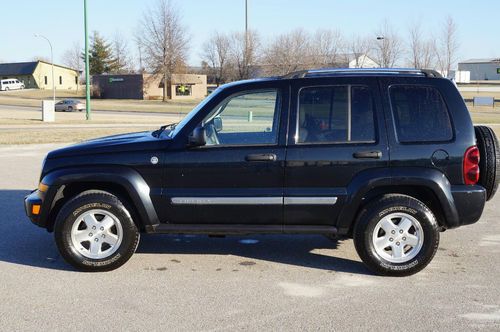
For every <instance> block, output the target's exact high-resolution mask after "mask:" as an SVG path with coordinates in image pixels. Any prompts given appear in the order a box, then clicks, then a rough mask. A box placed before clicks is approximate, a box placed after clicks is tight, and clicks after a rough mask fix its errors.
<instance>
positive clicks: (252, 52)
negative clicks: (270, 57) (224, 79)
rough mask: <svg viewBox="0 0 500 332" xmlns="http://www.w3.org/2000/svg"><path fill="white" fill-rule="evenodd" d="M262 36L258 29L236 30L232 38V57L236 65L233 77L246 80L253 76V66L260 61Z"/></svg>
mask: <svg viewBox="0 0 500 332" xmlns="http://www.w3.org/2000/svg"><path fill="white" fill-rule="evenodd" d="M259 51H260V37H259V34H258V33H257V32H256V31H248V33H247V34H245V33H244V32H243V33H242V32H235V33H233V34H232V36H231V38H230V57H231V60H230V61H231V62H232V64H233V66H234V73H233V78H234V79H237V80H244V79H248V78H251V77H252V76H253V73H252V68H255V66H256V65H258V63H259V57H258V55H259Z"/></svg>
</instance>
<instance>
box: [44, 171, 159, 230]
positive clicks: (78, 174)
mask: <svg viewBox="0 0 500 332" xmlns="http://www.w3.org/2000/svg"><path fill="white" fill-rule="evenodd" d="M42 182H43V183H44V184H46V185H48V186H49V190H48V191H47V194H46V197H45V198H46V199H47V200H48V201H49V202H50V205H48V204H44V210H48V211H42V213H41V217H43V216H45V217H46V216H48V214H49V212H50V209H51V208H52V206H53V203H54V202H53V200H54V197H55V196H56V194H57V193H58V191H59V189H60V188H61V187H62V186H65V185H69V184H72V183H77V182H78V183H85V182H103V183H113V184H115V185H118V186H120V187H121V188H123V189H124V190H125V192H126V193H127V194H128V195H129V197H130V199H131V202H130V203H131V204H133V205H134V207H135V208H136V211H137V213H138V214H139V217H140V219H141V221H142V225H143V226H144V227H146V226H149V225H157V224H159V219H158V215H157V213H156V210H155V208H154V205H153V202H152V200H151V196H150V194H151V188H150V187H149V186H148V184H147V183H146V181H145V180H144V178H143V177H142V176H141V175H140V174H139V173H138V172H137V171H135V170H134V169H131V168H129V167H122V166H113V167H105V166H92V167H72V168H63V169H58V170H54V171H52V172H50V173H48V174H46V175H45V176H44V177H43V179H42ZM42 219H43V218H42Z"/></svg>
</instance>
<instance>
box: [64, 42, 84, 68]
mask: <svg viewBox="0 0 500 332" xmlns="http://www.w3.org/2000/svg"><path fill="white" fill-rule="evenodd" d="M82 51H83V48H82V45H81V44H80V42H78V41H75V42H74V43H73V45H72V46H71V48H68V49H67V50H66V51H65V52H64V53H63V55H62V58H61V60H62V63H63V65H65V66H67V67H69V68H73V69H76V70H78V71H82V70H83V66H84V62H83V55H82Z"/></svg>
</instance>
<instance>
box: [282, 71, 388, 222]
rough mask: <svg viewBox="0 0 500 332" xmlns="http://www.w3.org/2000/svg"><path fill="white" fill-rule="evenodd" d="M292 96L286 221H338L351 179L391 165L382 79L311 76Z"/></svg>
mask: <svg viewBox="0 0 500 332" xmlns="http://www.w3.org/2000/svg"><path fill="white" fill-rule="evenodd" d="M292 95H293V96H295V97H296V98H292V100H293V102H292V105H291V107H290V114H291V117H290V118H291V123H293V126H291V128H290V129H291V132H290V133H289V136H288V137H289V140H288V149H287V158H286V169H285V173H286V176H285V193H284V196H285V198H284V204H285V207H284V211H285V212H284V218H285V224H286V225H332V226H335V225H336V220H337V217H338V215H339V213H340V211H341V209H342V207H343V205H344V204H345V201H346V197H348V194H349V193H348V191H349V186H350V184H351V182H352V181H354V179H355V178H356V177H359V176H362V174H363V172H365V171H367V170H370V169H372V168H378V167H387V166H388V160H389V155H388V149H387V138H386V135H385V131H384V130H380V128H384V116H383V111H382V108H381V101H380V98H379V93H378V84H377V79H376V78H370V77H364V78H356V77H336V78H317V79H313V78H311V79H308V80H302V81H297V82H295V83H294V85H293V87H292Z"/></svg>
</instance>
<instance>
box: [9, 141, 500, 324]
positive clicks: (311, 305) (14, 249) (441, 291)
mask: <svg viewBox="0 0 500 332" xmlns="http://www.w3.org/2000/svg"><path fill="white" fill-rule="evenodd" d="M58 146H60V145H55V144H49V145H21V146H5V145H4V146H2V147H0V174H2V175H3V176H2V178H1V179H0V188H2V189H0V204H1V205H0V208H1V211H2V212H1V215H2V218H1V222H0V298H1V299H2V301H1V304H0V313H1V314H0V326H2V330H37V331H39V330H75V329H78V330H83V329H85V330H97V329H99V330H104V329H105V330H125V329H126V330H145V329H149V330H223V331H230V330H231V331H232V330H262V329H266V330H290V329H294V330H368V329H370V330H409V329H411V330H438V329H439V330H450V331H451V330H453V331H457V330H498V329H500V287H499V285H500V282H499V280H498V276H499V275H500V223H499V219H500V212H499V211H498V209H497V206H498V204H499V203H500V195H497V196H496V197H495V199H494V200H493V201H492V202H490V203H488V205H487V207H486V212H485V214H484V215H483V218H482V219H481V220H480V221H479V222H478V223H477V224H475V225H472V226H468V227H463V228H460V229H457V230H451V231H447V232H445V233H443V234H442V237H441V244H440V249H439V251H438V253H437V255H436V257H435V258H434V260H433V262H432V263H431V264H430V265H429V266H428V267H427V268H426V269H425V270H423V271H422V272H420V273H418V274H417V275H414V276H412V277H408V278H384V277H378V276H374V275H372V274H371V273H370V272H369V271H368V270H367V269H366V268H365V267H364V265H363V264H362V263H361V262H360V260H359V258H358V257H357V255H356V252H355V250H354V246H353V243H352V241H350V240H348V241H338V242H334V241H332V240H329V239H327V238H324V237H322V236H250V237H227V238H208V237H205V236H168V235H165V236H163V235H162V236H158V235H156V236H143V237H142V239H141V243H140V245H139V248H138V250H137V253H136V254H135V255H134V256H133V257H132V259H131V260H130V261H129V262H128V263H127V264H126V265H125V266H123V267H122V268H120V269H118V270H116V271H113V272H109V273H101V274H91V273H80V272H75V271H74V270H73V269H71V268H70V267H69V266H68V265H67V264H66V263H65V262H64V261H63V260H62V258H61V257H60V256H59V254H58V252H57V250H56V247H55V244H54V240H53V236H52V234H49V233H47V232H45V231H44V230H43V229H39V228H37V227H35V226H33V225H31V224H30V222H29V221H28V219H27V218H26V217H25V215H24V211H23V197H24V196H25V195H26V194H27V193H28V191H29V190H30V189H33V188H35V186H36V185H37V180H38V175H39V171H40V165H41V161H42V159H43V157H44V155H45V154H46V152H47V151H49V150H51V149H54V148H56V147H58Z"/></svg>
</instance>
